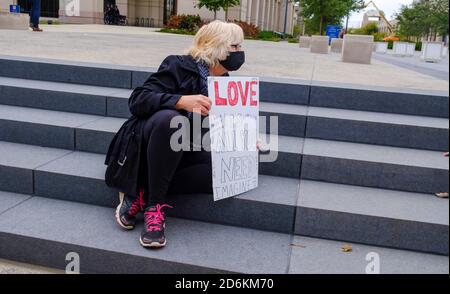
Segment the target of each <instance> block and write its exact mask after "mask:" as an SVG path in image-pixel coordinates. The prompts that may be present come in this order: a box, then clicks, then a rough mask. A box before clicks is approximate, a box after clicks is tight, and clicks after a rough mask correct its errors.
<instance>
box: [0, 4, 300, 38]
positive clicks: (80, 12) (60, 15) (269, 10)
mask: <svg viewBox="0 0 450 294" xmlns="http://www.w3.org/2000/svg"><path fill="white" fill-rule="evenodd" d="M41 1H42V16H43V17H48V18H56V19H59V20H60V22H61V23H79V24H88V23H94V24H101V23H103V19H104V10H105V7H107V5H108V4H112V5H117V6H118V8H119V11H120V14H121V15H124V16H126V17H127V20H128V24H129V25H139V26H142V25H143V26H154V27H162V26H163V25H164V23H166V21H167V20H168V19H169V18H170V16H171V15H176V14H198V15H200V17H201V18H202V19H204V20H207V21H208V20H212V19H214V13H213V12H212V11H209V10H207V9H206V8H202V9H199V8H198V7H196V5H197V2H198V1H197V0H41ZM28 2H29V1H27V0H0V8H1V9H2V10H8V9H9V8H8V7H9V5H10V4H19V5H21V8H22V11H23V12H26V11H27V10H28V7H29V3H28ZM240 2H241V4H240V5H237V6H235V7H232V8H230V9H229V11H228V13H227V19H228V20H230V21H233V20H239V21H245V22H248V23H252V24H254V25H256V26H258V28H259V29H260V30H263V31H277V32H283V31H284V27H285V15H286V14H287V19H286V32H287V33H290V34H292V32H293V28H294V25H295V19H296V17H295V16H296V14H295V8H294V4H293V3H292V2H291V1H286V0H241V1H240ZM286 5H287V6H286ZM286 12H287V13H286ZM225 18H226V13H225V12H224V11H219V12H218V13H217V19H220V20H225Z"/></svg>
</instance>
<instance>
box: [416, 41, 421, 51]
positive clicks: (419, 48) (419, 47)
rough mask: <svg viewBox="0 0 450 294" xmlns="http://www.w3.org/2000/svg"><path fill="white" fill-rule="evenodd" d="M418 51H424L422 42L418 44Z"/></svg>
mask: <svg viewBox="0 0 450 294" xmlns="http://www.w3.org/2000/svg"><path fill="white" fill-rule="evenodd" d="M416 51H422V42H417V43H416Z"/></svg>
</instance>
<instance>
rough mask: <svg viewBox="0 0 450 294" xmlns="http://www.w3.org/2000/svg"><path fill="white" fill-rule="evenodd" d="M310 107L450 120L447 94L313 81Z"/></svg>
mask: <svg viewBox="0 0 450 294" xmlns="http://www.w3.org/2000/svg"><path fill="white" fill-rule="evenodd" d="M309 98H310V99H309V103H308V105H310V106H317V107H329V108H342V109H352V110H362V111H374V112H383V113H398V114H408V115H419V116H432V117H444V118H448V117H449V93H448V91H444V92H443V91H432V90H413V89H397V88H383V87H378V86H377V87H370V86H357V85H352V84H342V83H326V82H320V81H313V82H312V84H311V92H310V95H309Z"/></svg>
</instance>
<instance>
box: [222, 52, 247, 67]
mask: <svg viewBox="0 0 450 294" xmlns="http://www.w3.org/2000/svg"><path fill="white" fill-rule="evenodd" d="M244 62H245V52H244V51H233V52H229V55H228V57H227V59H225V60H221V61H219V63H220V64H221V65H222V66H223V67H224V68H225V69H226V70H228V71H236V70H238V69H239V68H241V66H242V65H243V64H244Z"/></svg>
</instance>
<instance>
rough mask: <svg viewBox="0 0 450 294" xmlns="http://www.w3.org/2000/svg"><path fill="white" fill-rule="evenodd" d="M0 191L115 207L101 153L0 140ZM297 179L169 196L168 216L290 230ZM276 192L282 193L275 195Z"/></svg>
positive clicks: (115, 198)
mask: <svg viewBox="0 0 450 294" xmlns="http://www.w3.org/2000/svg"><path fill="white" fill-rule="evenodd" d="M0 150H1V151H2V154H3V156H2V157H1V158H0V178H1V179H2V180H1V181H0V190H3V191H10V192H16V193H26V194H34V195H38V196H44V197H49V198H56V199H62V200H68V201H76V202H82V203H88V204H94V205H101V206H108V207H115V206H117V204H118V200H119V199H118V193H117V191H115V190H114V189H111V188H109V187H107V186H106V184H105V182H104V175H105V169H106V166H105V165H104V164H103V162H104V155H101V154H93V153H85V152H72V151H69V150H61V149H54V148H45V147H37V146H31V145H22V144H15V143H8V142H0ZM298 184H299V180H298V179H289V178H282V177H272V176H260V180H259V187H258V189H256V190H252V191H250V192H248V193H246V194H243V195H241V196H238V197H235V198H233V199H229V200H224V201H219V202H214V201H213V198H212V195H208V194H202V195H201V194H194V195H171V196H170V199H169V201H170V203H171V204H174V205H175V209H173V210H172V211H171V212H170V213H171V215H174V216H180V217H185V218H193V219H197V218H200V219H201V220H203V221H211V222H218V223H225V224H232V225H239V226H243V227H252V228H258V229H264V230H271V231H278V232H292V231H293V224H294V216H295V205H296V202H297V198H298ZM281 191H282V192H281Z"/></svg>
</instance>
